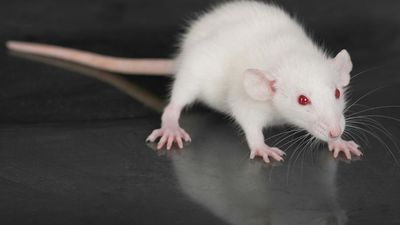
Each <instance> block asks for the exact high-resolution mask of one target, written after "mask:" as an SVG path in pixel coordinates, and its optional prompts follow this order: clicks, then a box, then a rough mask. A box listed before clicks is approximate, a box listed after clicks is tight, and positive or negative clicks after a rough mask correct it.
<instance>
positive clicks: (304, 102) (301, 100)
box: [297, 95, 311, 105]
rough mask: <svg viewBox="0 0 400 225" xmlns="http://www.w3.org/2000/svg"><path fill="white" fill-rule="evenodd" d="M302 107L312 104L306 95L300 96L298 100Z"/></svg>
mask: <svg viewBox="0 0 400 225" xmlns="http://www.w3.org/2000/svg"><path fill="white" fill-rule="evenodd" d="M297 101H298V102H299V104H300V105H308V104H311V102H310V100H308V98H307V97H306V96H304V95H300V96H299V98H298V99H297Z"/></svg>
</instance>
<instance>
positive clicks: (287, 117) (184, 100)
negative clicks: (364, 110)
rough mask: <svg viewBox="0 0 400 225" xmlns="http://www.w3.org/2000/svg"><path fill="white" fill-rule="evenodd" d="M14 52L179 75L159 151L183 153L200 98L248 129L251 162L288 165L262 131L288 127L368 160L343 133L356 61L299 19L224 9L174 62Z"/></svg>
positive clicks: (242, 6)
mask: <svg viewBox="0 0 400 225" xmlns="http://www.w3.org/2000/svg"><path fill="white" fill-rule="evenodd" d="M7 46H8V47H9V48H10V49H12V50H17V51H22V52H28V53H34V54H39V55H44V56H50V57H56V58H60V59H65V60H69V61H74V62H78V63H82V64H85V65H89V66H93V67H96V68H100V69H105V70H108V71H113V72H120V73H143V74H171V73H174V74H175V81H174V83H173V88H172V93H171V98H170V102H169V104H168V105H167V106H166V108H165V109H164V112H163V115H162V123H161V128H160V129H156V130H154V131H153V132H152V133H151V134H150V135H149V136H148V138H147V141H150V142H154V141H156V139H158V138H159V141H158V145H157V148H158V149H161V148H163V147H164V146H166V148H167V149H171V147H172V145H173V143H176V144H177V145H178V146H179V147H180V148H182V147H183V140H184V141H190V140H191V139H190V136H189V135H188V134H187V133H186V132H185V130H183V129H182V128H181V127H180V125H179V117H180V114H181V111H182V109H183V108H184V107H185V106H187V105H189V104H191V103H193V102H194V101H196V100H199V101H201V102H203V103H205V104H206V105H208V106H210V107H211V108H213V109H216V110H218V111H220V112H222V113H226V114H228V115H230V116H231V117H233V118H234V119H235V121H236V122H237V123H238V124H239V125H240V126H241V128H242V129H243V131H244V133H245V135H246V139H247V142H248V145H249V147H250V150H251V152H250V158H251V159H253V158H254V157H256V156H260V157H262V158H263V159H264V161H265V162H270V158H273V159H275V160H278V161H282V160H283V155H284V152H283V151H281V150H280V149H278V148H275V147H270V146H268V145H267V144H266V143H265V142H264V138H265V137H264V135H263V128H264V127H266V126H273V125H279V124H284V123H290V124H293V125H296V126H298V127H300V128H303V129H305V130H307V131H308V132H309V133H311V134H312V135H314V136H315V137H316V138H319V139H321V140H323V141H327V142H328V145H329V150H330V151H333V152H334V157H337V156H338V154H339V152H344V153H345V155H346V157H347V158H348V159H350V158H351V155H352V154H354V155H357V156H360V155H362V153H361V151H360V150H359V149H358V145H357V144H356V143H354V142H353V141H345V140H342V139H341V135H342V133H343V131H344V129H345V118H344V115H343V111H344V107H345V97H344V95H343V93H344V90H343V89H344V87H345V86H347V85H348V84H349V82H350V72H351V70H352V62H351V59H350V56H349V54H348V52H347V51H346V50H342V51H341V52H339V53H338V54H337V55H336V56H335V57H334V58H331V57H329V56H328V54H327V53H326V52H325V51H324V50H322V49H321V48H320V47H319V46H317V45H316V44H315V43H314V42H313V41H312V40H311V39H310V38H309V37H308V36H307V34H306V33H305V31H304V29H303V28H302V26H300V25H299V24H298V23H297V22H296V21H295V20H294V19H293V18H291V17H290V16H289V15H288V14H287V13H286V12H285V11H284V10H282V9H281V8H279V7H276V6H274V5H270V4H266V3H262V2H257V1H235V2H229V3H225V4H222V5H220V6H218V7H216V8H214V9H213V10H211V11H209V12H207V13H205V14H203V15H202V16H200V17H199V18H198V19H197V20H195V21H194V22H193V23H192V24H191V25H190V26H189V28H188V31H187V33H186V34H185V35H184V36H183V39H182V43H181V48H180V52H179V54H178V55H177V57H176V59H174V60H163V59H154V60H150V59H139V60H138V59H118V58H114V57H108V56H101V55H97V54H94V53H88V52H82V51H78V50H72V49H66V48H61V47H55V46H48V45H40V44H33V43H22V42H8V43H7Z"/></svg>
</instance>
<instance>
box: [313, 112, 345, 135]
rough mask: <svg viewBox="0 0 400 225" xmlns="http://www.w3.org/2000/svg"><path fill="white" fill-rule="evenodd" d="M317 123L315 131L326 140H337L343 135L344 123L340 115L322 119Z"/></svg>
mask: <svg viewBox="0 0 400 225" xmlns="http://www.w3.org/2000/svg"><path fill="white" fill-rule="evenodd" d="M328 118H329V117H328ZM315 125H316V126H314V129H313V130H314V132H313V133H314V134H316V136H317V137H319V138H320V139H322V140H324V141H328V140H335V139H338V138H340V136H342V133H343V129H342V127H343V125H344V124H342V121H341V119H340V117H339V118H336V117H333V116H332V117H330V118H329V119H326V118H325V119H321V120H319V122H317V123H316V124H315Z"/></svg>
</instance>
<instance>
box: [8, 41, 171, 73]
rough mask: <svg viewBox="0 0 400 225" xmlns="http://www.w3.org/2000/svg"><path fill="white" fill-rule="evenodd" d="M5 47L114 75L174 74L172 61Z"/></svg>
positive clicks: (41, 46) (55, 48) (21, 45)
mask: <svg viewBox="0 0 400 225" xmlns="http://www.w3.org/2000/svg"><path fill="white" fill-rule="evenodd" d="M6 46H7V48H8V49H10V50H13V51H18V52H23V53H29V54H34V55H39V56H46V57H51V58H56V59H61V60H66V61H69V62H74V63H79V64H82V65H85V66H89V67H93V68H96V69H100V70H105V71H109V72H114V73H122V74H146V75H171V74H173V73H174V60H172V59H128V58H118V57H112V56H104V55H99V54H96V53H91V52H85V51H80V50H75V49H70V48H64V47H59V46H54V45H45V44H36V43H28V42H19V41H8V42H7V43H6Z"/></svg>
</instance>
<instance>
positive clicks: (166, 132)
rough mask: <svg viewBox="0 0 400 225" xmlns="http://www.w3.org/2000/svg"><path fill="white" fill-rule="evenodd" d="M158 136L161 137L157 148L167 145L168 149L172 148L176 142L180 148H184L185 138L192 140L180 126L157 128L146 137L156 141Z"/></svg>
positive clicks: (147, 139)
mask: <svg viewBox="0 0 400 225" xmlns="http://www.w3.org/2000/svg"><path fill="white" fill-rule="evenodd" d="M157 138H160V140H159V141H158V144H157V149H161V148H163V147H164V146H166V148H167V150H171V148H172V145H173V144H174V143H176V144H177V145H178V147H179V148H183V141H182V139H183V140H185V141H186V142H190V141H191V139H190V136H189V134H187V133H186V131H185V130H183V129H182V128H180V127H164V128H160V129H156V130H154V131H153V132H151V134H150V135H149V136H148V137H147V138H146V141H148V142H154V141H155V140H156V139H157Z"/></svg>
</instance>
